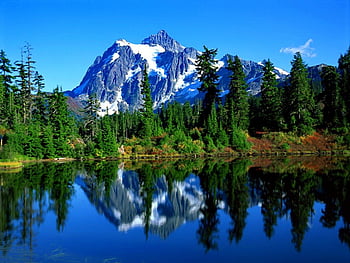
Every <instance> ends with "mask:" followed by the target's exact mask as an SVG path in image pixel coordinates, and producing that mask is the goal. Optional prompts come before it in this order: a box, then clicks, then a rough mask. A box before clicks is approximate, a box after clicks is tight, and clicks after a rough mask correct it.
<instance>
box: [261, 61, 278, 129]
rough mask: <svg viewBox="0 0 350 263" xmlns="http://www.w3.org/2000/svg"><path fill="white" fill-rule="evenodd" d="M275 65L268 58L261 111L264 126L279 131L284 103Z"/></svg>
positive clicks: (262, 89)
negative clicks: (282, 102) (278, 86)
mask: <svg viewBox="0 0 350 263" xmlns="http://www.w3.org/2000/svg"><path fill="white" fill-rule="evenodd" d="M273 70H274V66H273V64H272V62H271V61H270V60H268V61H267V62H266V63H265V65H264V68H263V71H264V76H263V78H262V85H261V113H262V119H263V120H264V127H265V129H267V130H272V131H278V130H280V128H281V124H282V104H281V98H280V96H279V95H280V94H279V90H278V88H277V81H276V74H275V73H274V72H273Z"/></svg>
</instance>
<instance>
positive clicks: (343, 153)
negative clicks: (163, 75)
mask: <svg viewBox="0 0 350 263" xmlns="http://www.w3.org/2000/svg"><path fill="white" fill-rule="evenodd" d="M294 156H296V157H323V156H329V157H350V151H349V150H333V151H295V152H234V153H203V154H173V155H159V154H133V155H124V156H109V157H86V158H84V157H81V158H71V157H66V158H64V157H62V158H53V159H35V160H23V161H13V162H20V163H22V164H24V163H33V162H57V163H60V162H62V163H63V162H71V161H118V160H136V161H137V160H150V161H152V160H172V159H197V158H230V157H235V158H255V157H262V158H266V157H294ZM0 163H1V162H0ZM4 163H6V162H4ZM0 168H1V167H0ZM16 168H18V167H16Z"/></svg>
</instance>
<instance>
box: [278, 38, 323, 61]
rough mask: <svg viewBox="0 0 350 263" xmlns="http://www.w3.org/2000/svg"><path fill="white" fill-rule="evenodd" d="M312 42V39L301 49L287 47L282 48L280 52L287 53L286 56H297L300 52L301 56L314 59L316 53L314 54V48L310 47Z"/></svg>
mask: <svg viewBox="0 0 350 263" xmlns="http://www.w3.org/2000/svg"><path fill="white" fill-rule="evenodd" d="M311 42H312V39H311V38H310V39H309V40H308V41H306V43H305V44H304V45H301V46H300V47H285V48H281V49H280V52H281V53H286V54H295V53H297V52H300V54H301V55H304V56H306V57H309V58H314V57H316V53H314V50H315V49H314V48H312V47H310V45H311Z"/></svg>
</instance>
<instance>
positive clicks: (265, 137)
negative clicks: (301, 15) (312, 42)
mask: <svg viewBox="0 0 350 263" xmlns="http://www.w3.org/2000/svg"><path fill="white" fill-rule="evenodd" d="M216 55H217V50H216V49H209V48H207V47H205V46H204V50H203V51H202V53H201V54H200V55H199V56H198V57H197V60H196V69H197V77H198V79H199V80H200V82H201V85H200V87H199V92H200V93H201V94H202V95H203V96H202V97H203V99H202V100H198V101H197V102H196V103H194V104H190V103H189V102H186V103H184V104H181V103H178V102H172V103H168V104H166V105H163V106H162V107H161V108H158V109H153V108H152V105H153V101H152V96H151V86H150V83H149V80H148V74H147V67H146V66H145V67H144V70H143V74H142V76H143V79H142V81H141V83H140V86H141V90H142V97H143V105H142V107H141V108H140V109H139V110H138V111H134V112H128V111H125V112H119V113H114V114H112V115H108V114H106V115H105V116H103V117H101V116H99V115H98V110H99V101H98V100H97V99H96V97H95V96H93V95H92V96H90V98H89V100H88V101H87V103H86V104H85V105H83V107H82V108H81V109H80V110H79V113H77V112H73V111H72V110H71V109H70V107H69V104H68V103H67V100H68V99H69V98H68V97H66V96H65V95H64V93H63V91H62V87H59V86H58V87H55V88H53V89H52V91H51V92H48V91H47V90H49V87H45V80H44V77H43V76H42V75H41V74H40V73H39V72H38V71H37V69H36V66H35V65H36V62H35V59H34V58H33V55H32V47H31V46H30V45H29V44H26V45H25V46H24V48H23V49H22V52H20V54H19V57H20V59H19V60H17V61H15V62H12V61H10V60H9V59H8V58H7V55H6V52H5V51H4V50H1V51H0V159H3V160H28V159H53V158H79V159H80V158H117V157H132V156H138V157H140V156H179V155H181V156H186V155H195V156H201V155H207V154H210V155H215V154H218V155H219V154H273V153H276V152H280V153H284V154H293V153H295V152H305V153H319V154H320V153H332V152H334V151H338V152H339V151H341V152H342V153H347V152H348V150H349V149H350V133H349V130H350V49H349V50H348V51H347V52H346V53H345V54H343V55H341V56H340V57H339V60H338V65H337V67H335V66H323V67H322V72H321V83H320V87H321V88H317V89H316V88H315V87H313V86H312V85H311V81H310V79H309V77H308V72H307V65H306V64H305V62H304V61H303V58H302V56H301V54H300V53H296V54H295V55H294V58H293V60H292V61H291V71H290V75H289V76H288V79H287V81H286V82H284V83H283V85H279V84H278V83H277V81H276V76H275V74H274V73H273V69H274V65H273V62H271V61H270V60H266V61H265V62H264V68H263V81H262V85H261V93H260V94H259V95H258V96H251V95H249V94H248V92H247V91H246V90H247V84H246V82H245V74H244V72H243V69H242V64H241V61H240V59H239V58H238V56H234V57H231V59H230V61H229V63H228V67H227V69H228V70H229V71H230V72H231V75H230V83H229V93H228V94H227V95H226V96H220V92H221V91H220V90H219V89H218V85H217V81H218V75H217V64H216V58H215V57H216Z"/></svg>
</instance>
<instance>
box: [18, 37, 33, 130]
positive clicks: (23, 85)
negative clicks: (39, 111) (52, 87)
mask: <svg viewBox="0 0 350 263" xmlns="http://www.w3.org/2000/svg"><path fill="white" fill-rule="evenodd" d="M31 51H32V47H31V46H30V45H29V44H28V43H27V44H26V45H25V46H24V49H22V52H21V60H20V61H17V62H16V63H15V64H16V66H17V69H16V70H17V72H18V75H17V84H18V86H19V87H20V100H21V103H22V105H21V113H22V118H23V122H24V123H27V122H29V120H30V119H31V117H32V109H33V100H32V92H33V91H34V85H33V78H34V69H35V67H34V64H35V61H33V60H32V59H33V58H32V52H31Z"/></svg>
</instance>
